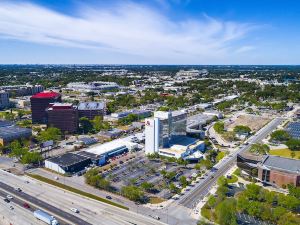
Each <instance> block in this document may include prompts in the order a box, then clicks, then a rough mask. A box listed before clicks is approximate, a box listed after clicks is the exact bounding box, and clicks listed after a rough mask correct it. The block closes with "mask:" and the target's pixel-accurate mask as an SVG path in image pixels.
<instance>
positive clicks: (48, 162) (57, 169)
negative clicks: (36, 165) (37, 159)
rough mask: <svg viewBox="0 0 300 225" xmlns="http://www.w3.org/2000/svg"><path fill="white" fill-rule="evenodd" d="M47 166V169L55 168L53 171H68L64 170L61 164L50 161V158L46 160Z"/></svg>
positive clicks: (63, 172) (62, 172)
mask: <svg viewBox="0 0 300 225" xmlns="http://www.w3.org/2000/svg"><path fill="white" fill-rule="evenodd" d="M45 167H46V168H47V169H50V170H53V171H55V172H58V173H61V174H65V173H66V171H64V170H63V169H62V168H61V167H60V166H59V165H57V164H56V163H53V162H50V161H48V160H45Z"/></svg>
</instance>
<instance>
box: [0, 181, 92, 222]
mask: <svg viewBox="0 0 300 225" xmlns="http://www.w3.org/2000/svg"><path fill="white" fill-rule="evenodd" d="M0 188H1V189H3V190H5V191H6V192H8V193H10V194H11V195H13V196H19V197H20V198H22V199H24V200H26V202H27V203H28V204H30V203H31V204H34V205H36V206H38V207H40V208H41V209H44V210H46V211H48V212H50V213H51V214H52V215H56V216H59V217H61V218H65V219H66V220H67V221H70V222H71V223H72V224H77V225H91V224H90V223H88V222H86V221H84V220H82V219H80V218H78V217H76V216H73V215H72V214H70V213H67V212H64V211H62V210H60V209H58V208H56V207H54V206H52V205H50V204H48V203H46V202H44V201H41V200H39V199H37V198H35V197H33V196H31V195H29V194H26V193H24V192H22V191H21V192H18V191H16V190H15V189H14V188H13V187H11V186H9V185H7V184H5V183H2V182H0ZM13 201H16V203H17V204H18V203H20V204H22V202H20V201H19V200H17V198H16V199H14V200H13ZM22 206H23V204H22ZM63 224H66V223H63Z"/></svg>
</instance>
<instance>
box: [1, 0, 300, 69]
mask: <svg viewBox="0 0 300 225" xmlns="http://www.w3.org/2000/svg"><path fill="white" fill-rule="evenodd" d="M299 37H300V1H296V0H144V1H143V0H109V1H108V0H85V1H84V0H27V1H24V0H10V1H8V0H7V1H6V0H2V1H0V63H1V64H7V63H9V64H12V63H13V64H14V63H18V64H19V63H21V64H23V63H24V64H28V63H30V64H36V63H37V64H43V63H50V64H52V63H53V64H77V63H82V64H86V63H88V64H300V57H299V56H300V41H299V40H300V38H299Z"/></svg>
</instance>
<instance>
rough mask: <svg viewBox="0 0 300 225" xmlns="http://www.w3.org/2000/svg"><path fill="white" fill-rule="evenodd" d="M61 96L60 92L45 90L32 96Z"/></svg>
mask: <svg viewBox="0 0 300 225" xmlns="http://www.w3.org/2000/svg"><path fill="white" fill-rule="evenodd" d="M59 96H60V94H59V93H57V92H54V91H44V92H40V93H37V94H35V95H33V96H32V97H31V98H58V97H59Z"/></svg>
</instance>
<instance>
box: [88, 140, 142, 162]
mask: <svg viewBox="0 0 300 225" xmlns="http://www.w3.org/2000/svg"><path fill="white" fill-rule="evenodd" d="M137 146H138V144H136V143H133V142H129V141H125V140H122V139H117V140H113V141H110V142H106V143H104V144H100V145H95V146H93V147H91V148H88V149H85V151H86V152H89V153H93V154H95V155H99V156H100V155H101V156H105V157H106V158H107V159H108V158H110V157H113V156H115V155H119V154H122V153H124V152H128V151H133V150H135V149H136V148H137Z"/></svg>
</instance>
